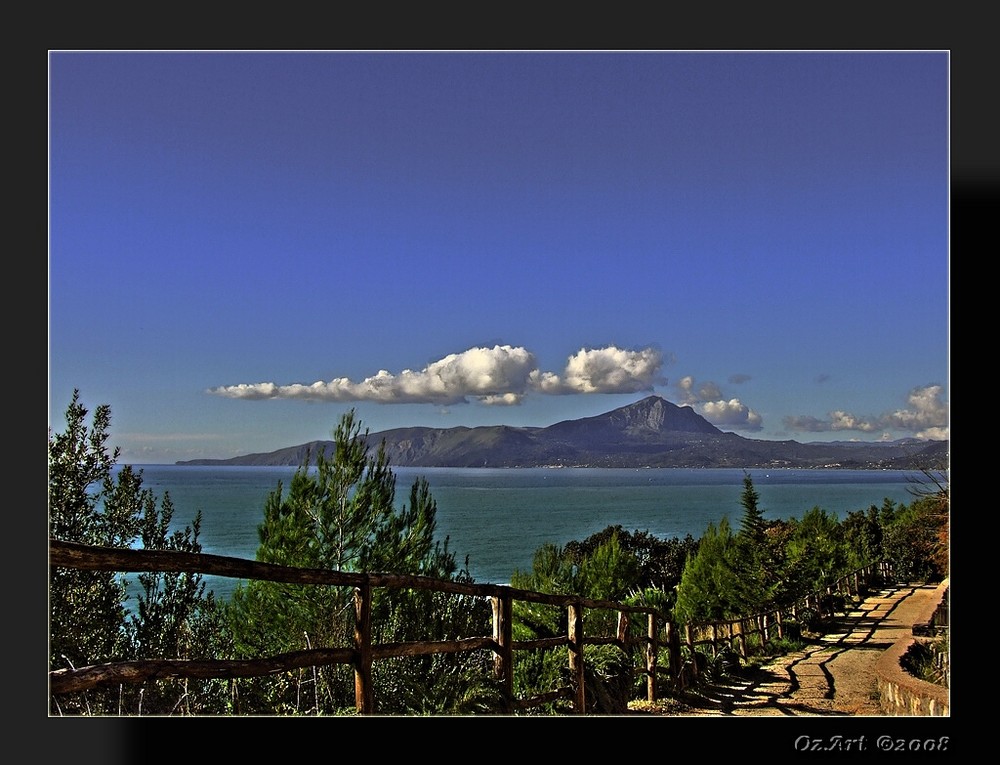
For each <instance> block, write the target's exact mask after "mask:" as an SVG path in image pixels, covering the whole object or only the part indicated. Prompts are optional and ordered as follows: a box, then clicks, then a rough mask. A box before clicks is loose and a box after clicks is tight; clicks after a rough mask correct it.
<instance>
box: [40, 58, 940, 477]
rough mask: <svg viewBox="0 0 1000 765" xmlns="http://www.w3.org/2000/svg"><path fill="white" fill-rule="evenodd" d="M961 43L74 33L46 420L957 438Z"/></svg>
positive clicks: (243, 433)
mask: <svg viewBox="0 0 1000 765" xmlns="http://www.w3.org/2000/svg"><path fill="white" fill-rule="evenodd" d="M949 272H950V270H949V55H948V54H947V53H946V52H933V51H931V52H842V53H840V52H816V53H808V52H761V53H751V52H731V53H727V52H688V53H684V52H641V53H640V52H635V53H629V52H608V53H598V52H580V53H562V52H556V53H531V52H491V53H486V52H468V53H458V52H456V53H442V52H423V53H420V52H415V53H402V52H388V51H387V52H353V53H352V52H312V53H310V52H298V51H292V52H285V53H279V52H246V53H238V52H215V53H202V52H164V53H153V52H141V51H137V52H75V51H67V52H51V53H50V56H49V427H50V428H52V429H55V430H56V431H61V430H62V429H63V428H64V425H65V421H64V417H63V415H64V413H65V410H66V406H67V405H68V403H69V401H70V399H71V396H72V393H73V390H74V389H79V391H80V395H81V401H82V403H84V405H86V406H87V407H88V408H90V409H93V408H94V407H96V406H97V405H98V404H109V405H110V406H111V410H112V429H111V432H112V437H111V441H112V442H113V444H114V445H118V446H120V447H121V448H122V454H121V459H120V462H123V463H131V464H144V463H172V462H174V461H177V460H185V459H194V458H199V457H231V456H235V455H239V454H248V453H252V452H266V451H272V450H274V449H278V448H282V447H285V446H292V445H296V444H300V443H304V442H306V441H309V440H312V439H323V438H329V437H330V433H331V431H332V429H333V427H334V426H335V425H336V423H337V421H338V420H339V418H340V416H341V414H343V412H345V411H347V410H348V409H350V408H354V409H355V410H356V411H357V413H358V415H359V417H360V418H361V420H362V423H363V425H364V426H365V427H367V428H369V429H370V430H371V431H372V432H377V431H379V430H384V429H388V428H393V427H401V426H412V425H426V426H432V427H452V426H458V425H465V426H475V425H495V424H507V425H514V426H544V425H550V424H552V423H554V422H558V421H560V420H565V419H571V418H573V419H575V418H578V417H586V416H591V415H596V414H600V413H602V412H606V411H609V410H611V409H614V408H617V407H619V406H624V405H626V404H629V403H632V402H633V401H637V400H639V399H641V398H643V397H644V396H646V395H650V394H652V393H655V394H657V395H660V396H663V397H664V398H666V399H668V400H670V401H673V402H674V403H677V404H680V405H690V406H693V407H694V408H695V409H696V410H697V411H698V412H699V413H701V414H702V415H703V416H705V417H706V418H707V419H709V420H710V421H711V422H713V423H714V424H715V425H717V426H718V427H719V428H721V429H722V430H725V431H732V432H735V433H739V434H740V435H743V436H746V437H750V438H766V439H795V440H799V441H816V440H846V439H858V440H870V441H874V440H881V439H893V438H902V437H912V436H916V437H922V438H928V437H929V438H942V437H947V435H948V424H949V421H950V417H949V413H948V401H949V388H948V383H949V372H950V357H949V337H950V336H949V321H950V320H949V316H950V312H949Z"/></svg>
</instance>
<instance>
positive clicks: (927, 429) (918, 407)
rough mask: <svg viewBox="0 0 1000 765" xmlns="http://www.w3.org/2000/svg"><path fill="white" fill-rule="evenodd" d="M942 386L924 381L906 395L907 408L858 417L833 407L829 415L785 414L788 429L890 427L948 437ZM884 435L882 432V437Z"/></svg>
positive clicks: (865, 430)
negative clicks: (789, 415)
mask: <svg viewBox="0 0 1000 765" xmlns="http://www.w3.org/2000/svg"><path fill="white" fill-rule="evenodd" d="M943 393H944V389H943V387H942V386H940V385H925V386H923V387H919V388H914V389H912V390H911V391H910V392H909V393H908V394H907V397H906V400H907V403H909V405H910V406H909V408H908V409H897V410H896V411H894V412H890V413H888V414H883V415H882V416H880V417H859V416H857V415H853V414H851V413H849V412H845V411H842V410H836V411H833V412H830V413H829V419H827V420H820V419H816V418H815V417H805V416H802V417H785V418H784V425H785V427H786V428H788V429H789V430H795V431H805V432H813V433H818V432H822V431H831V430H856V431H861V432H863V433H872V432H875V431H879V430H885V429H891V430H902V431H906V432H910V433H913V435H914V436H915V437H916V438H924V439H936V440H943V439H947V438H949V435H948V434H949V428H948V404H947V403H945V402H944V401H942V400H941V396H942V394H943ZM885 438H886V437H885V436H883V439H885Z"/></svg>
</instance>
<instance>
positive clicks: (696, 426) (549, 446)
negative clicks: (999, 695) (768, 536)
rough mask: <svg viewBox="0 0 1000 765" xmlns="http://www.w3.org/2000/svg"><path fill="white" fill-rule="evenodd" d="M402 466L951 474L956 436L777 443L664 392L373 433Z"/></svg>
mask: <svg viewBox="0 0 1000 765" xmlns="http://www.w3.org/2000/svg"><path fill="white" fill-rule="evenodd" d="M368 442H369V444H371V445H372V446H375V445H378V444H379V443H382V442H384V444H385V449H386V453H387V456H388V458H389V463H390V464H391V465H393V466H398V467H602V468H640V467H653V468H665V467H683V468H774V469H776V468H852V469H873V470H874V469H891V470H943V469H945V468H946V467H947V466H948V459H949V444H950V442H949V441H922V440H919V439H913V438H906V439H899V440H896V441H880V442H855V441H836V442H816V441H814V442H807V443H801V442H798V441H770V440H761V439H752V438H744V437H743V436H739V435H737V434H735V433H727V432H724V431H722V430H719V428H717V427H715V426H714V425H712V424H711V423H710V422H708V420H706V419H705V418H704V417H702V416H701V415H699V414H698V413H697V412H695V411H694V409H692V408H691V407H688V406H678V405H676V404H674V403H671V402H670V401H667V400H666V399H664V398H661V397H660V396H648V397H646V398H644V399H642V400H641V401H637V402H635V403H634V404H629V405H628V406H623V407H621V408H619V409H614V410H612V411H610V412H606V413H604V414H599V415H596V416H594V417H584V418H582V419H578V420H564V421H562V422H557V423H555V424H554V425H549V426H547V427H511V426H508V425H489V426H480V427H452V428H430V427H411V428H394V429H391V430H383V431H379V432H377V433H370V434H369V436H368ZM321 450H322V451H323V452H324V453H329V454H332V451H333V441H310V442H308V443H304V444H300V445H298V446H290V447H286V448H284V449H278V450H276V451H273V452H266V453H260V454H247V455H243V456H240V457H232V458H229V459H197V460H185V461H180V462H177V463H176V464H178V465H251V466H279V465H289V466H299V465H302V464H304V463H306V462H307V461H312V460H311V458H312V456H313V455H315V454H317V453H318V452H319V451H321Z"/></svg>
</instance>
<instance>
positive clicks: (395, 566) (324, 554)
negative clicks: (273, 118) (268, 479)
mask: <svg viewBox="0 0 1000 765" xmlns="http://www.w3.org/2000/svg"><path fill="white" fill-rule="evenodd" d="M333 441H334V451H333V456H332V458H331V457H328V456H327V455H326V454H325V453H319V454H317V455H315V463H314V464H312V465H310V461H309V460H308V459H307V460H306V461H305V462H304V463H303V464H302V465H301V466H300V467H299V469H298V470H297V471H296V473H295V475H294V476H293V477H292V480H291V483H290V486H289V491H288V492H287V494H286V493H284V491H283V487H282V485H281V484H280V483H279V484H278V487H277V489H276V490H275V491H274V492H272V493H270V494H269V495H268V497H267V498H266V500H265V505H264V520H263V522H262V523H261V524H260V526H259V527H258V536H259V539H260V545H259V546H258V548H257V556H256V557H257V560H259V561H263V562H268V563H279V564H282V565H288V566H299V567H308V568H325V569H329V570H333V571H371V572H384V573H399V574H415V575H423V576H433V577H436V578H445V579H463V580H466V581H471V577H469V575H468V571H467V569H462V570H459V567H458V564H457V562H456V560H455V556H454V555H453V554H452V553H451V552H450V551H449V550H448V540H447V539H445V540H444V543H443V544H442V543H440V542H439V541H437V540H435V539H434V535H435V532H436V513H437V504H436V502H435V501H434V499H433V497H431V495H430V491H429V486H428V484H427V482H426V480H425V479H422V478H418V479H417V480H416V481H415V482H414V484H413V487H412V488H411V491H410V494H409V500H410V501H409V503H408V504H402V505H401V506H400V507H397V506H396V502H395V492H396V478H395V475H394V474H393V472H392V470H391V468H390V466H389V464H388V460H387V457H386V452H385V445H384V443H382V444H380V445H379V446H378V447H377V448H375V449H374V450H372V449H370V448H369V445H368V431H367V430H362V426H361V422H360V421H359V420H358V419H357V417H356V415H355V412H354V410H351V411H349V412H347V413H346V414H344V415H343V417H342V418H341V420H340V422H339V423H338V424H337V426H336V428H335V429H334V432H333ZM457 597H458V596H442V595H438V594H432V593H429V592H424V591H414V592H410V591H402V590H383V589H382V588H377V589H376V590H375V591H374V592H373V595H372V628H373V633H374V634H373V638H374V639H376V640H377V641H379V642H395V641H401V640H407V639H419V640H432V639H437V637H440V639H444V637H445V636H448V637H452V638H454V637H457V636H458V633H461V632H466V631H469V630H473V632H472V634H477V635H482V634H485V633H486V632H488V630H489V626H488V625H489V616H490V614H489V610H488V607H487V606H486V605H485V604H478V605H476V604H471V603H470V604H468V608H467V609H466V610H465V611H461V610H458V609H455V608H453V602H454V600H455V599H456V598H457ZM449 598H450V599H452V600H448V599H449ZM230 605H231V608H230V611H231V616H232V625H233V634H234V637H235V640H236V647H237V651H238V653H239V654H240V655H241V656H243V657H247V658H250V657H253V658H259V657H261V656H267V655H272V654H276V653H283V652H286V651H294V650H301V649H304V648H309V647H315V646H321V645H332V646H342V645H349V644H350V642H351V640H352V639H353V630H354V593H353V590H352V589H351V588H345V587H316V586H305V585H290V584H284V583H278V582H265V581H258V580H252V581H250V582H249V583H247V584H246V585H242V586H240V587H238V588H237V589H236V591H235V592H234V593H233V598H232V601H231V604H230ZM477 660H478V659H476V658H473V659H470V658H469V657H462V656H461V655H456V657H452V658H450V659H440V658H439V659H434V658H432V657H417V658H415V659H413V660H403V661H396V660H389V661H380V662H376V664H375V667H374V668H373V679H374V682H375V684H376V692H375V695H376V699H377V702H376V703H377V704H378V705H379V706H380V708H381V710H382V711H386V712H400V711H405V710H404V709H402V708H401V707H405V706H406V705H407V704H416V705H419V706H421V707H422V708H426V707H428V706H434V705H435V704H440V703H444V702H441V699H440V693H441V692H443V689H442V687H440V686H439V687H438V688H437V689H435V688H434V678H435V675H434V674H433V673H430V669H429V668H430V667H431V666H433V665H435V664H437V665H438V668H439V669H441V668H442V667H444V666H447V667H448V671H449V672H452V673H453V674H455V675H458V676H461V677H463V679H464V680H466V681H468V682H472V681H471V680H470V678H472V677H473V675H474V673H472V672H466V671H465V665H464V664H463V662H468V661H477ZM479 677H480V678H482V677H488V673H482V672H480V673H479ZM459 685H460V684H459ZM240 688H241V708H242V709H243V710H244V711H248V712H273V711H281V712H288V713H304V714H313V713H329V712H336V711H338V710H342V709H344V708H347V707H352V706H353V705H354V680H353V670H352V669H351V668H350V667H345V666H343V665H335V666H328V667H322V668H314V669H313V670H312V671H310V672H308V673H290V674H287V675H283V676H279V677H276V678H269V679H266V680H246V681H241V683H240ZM404 688H406V689H408V690H407V691H406V693H403V692H402V689H404ZM458 688H459V686H458V685H452V686H449V687H448V688H447V693H448V694H450V698H451V699H452V700H453V701H456V702H457V700H458V699H460V698H461V699H466V700H468V698H470V697H473V696H475V693H474V692H470V693H469V694H468V695H466V694H465V691H469V690H470V689H469V688H464V690H462V691H460V690H459V689H458ZM304 689H307V690H308V693H304V692H303V691H304ZM445 705H446V703H445Z"/></svg>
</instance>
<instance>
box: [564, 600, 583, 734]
mask: <svg viewBox="0 0 1000 765" xmlns="http://www.w3.org/2000/svg"><path fill="white" fill-rule="evenodd" d="M568 617H569V635H568V636H567V637H568V638H569V671H570V675H571V676H572V677H573V679H574V681H575V682H576V699H575V700H574V702H573V711H575V712H576V713H577V714H578V715H582V714H586V713H587V689H586V679H585V676H584V671H583V669H584V665H583V606H582V605H581V604H580V603H579V602H577V603H571V604H570V605H569V607H568Z"/></svg>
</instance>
